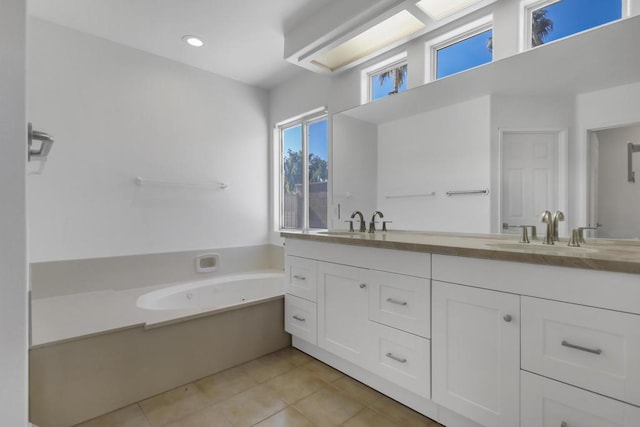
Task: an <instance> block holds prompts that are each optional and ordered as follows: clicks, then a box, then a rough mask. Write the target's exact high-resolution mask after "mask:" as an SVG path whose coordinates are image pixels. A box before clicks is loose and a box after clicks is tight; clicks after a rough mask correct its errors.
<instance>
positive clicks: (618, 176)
mask: <svg viewBox="0 0 640 427" xmlns="http://www.w3.org/2000/svg"><path fill="white" fill-rule="evenodd" d="M588 140H589V154H590V155H589V168H588V170H589V171H590V174H589V176H590V182H589V184H590V188H589V210H590V212H589V223H590V224H591V225H594V226H596V228H597V231H596V232H595V235H596V236H597V237H601V238H608V239H640V179H635V180H634V179H633V178H631V179H630V177H629V168H628V166H629V164H628V163H629V159H631V161H632V162H631V167H632V169H631V170H632V171H634V170H635V172H638V171H640V153H638V152H637V151H635V150H629V148H628V147H629V144H633V145H636V144H640V123H635V124H630V125H626V126H619V127H612V128H606V129H600V130H591V131H589V137H588ZM639 177H640V175H639Z"/></svg>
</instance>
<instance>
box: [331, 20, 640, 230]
mask: <svg viewBox="0 0 640 427" xmlns="http://www.w3.org/2000/svg"><path fill="white" fill-rule="evenodd" d="M638 19H639V18H636V17H634V18H629V19H627V20H623V21H620V22H616V23H614V24H611V25H608V26H604V27H601V28H598V29H595V30H593V31H590V32H586V33H583V34H581V35H580V36H575V37H570V38H567V39H564V40H562V41H559V42H556V43H554V44H550V45H548V46H545V47H543V48H540V49H535V50H532V51H527V52H524V53H520V54H516V55H513V56H511V57H508V58H504V59H502V60H501V61H496V62H492V63H490V64H486V65H484V66H481V67H477V68H475V69H472V70H468V71H465V72H462V73H459V74H457V75H453V76H450V77H447V78H445V79H442V80H438V81H436V82H432V83H428V84H425V85H421V86H417V87H415V88H412V89H410V90H407V91H406V92H403V93H400V94H396V95H392V96H390V97H387V98H385V99H382V100H379V101H375V102H372V103H369V104H364V105H361V106H359V107H356V108H354V109H351V110H347V111H344V112H341V113H337V114H334V116H333V134H332V135H333V140H332V144H333V145H332V146H333V174H332V178H331V179H332V180H333V182H332V186H333V198H332V202H333V204H332V205H333V213H332V215H331V217H332V222H331V223H330V224H331V225H330V228H335V229H345V228H346V227H347V225H346V224H345V223H344V222H343V221H344V220H345V219H348V215H349V214H350V212H351V211H352V210H355V209H358V210H361V211H362V212H363V213H365V214H367V218H366V219H367V221H368V220H369V218H370V213H371V212H373V211H374V210H376V209H379V210H381V211H383V212H384V214H385V220H386V219H388V220H391V221H393V223H392V224H390V228H391V229H393V230H424V231H442V232H458V233H500V232H503V230H502V229H501V222H500V217H501V213H500V212H501V209H502V207H503V204H504V203H506V201H505V198H504V197H502V196H501V194H500V189H501V172H500V165H501V160H502V155H503V153H502V152H501V147H500V142H501V135H502V134H503V133H504V132H515V133H517V132H520V131H529V132H539V131H542V132H555V133H557V134H558V135H559V137H558V138H557V140H559V141H562V140H565V141H566V142H565V147H564V148H562V149H560V150H559V151H558V156H557V162H558V165H559V166H558V171H559V174H560V175H562V174H564V176H565V178H564V179H559V180H558V183H559V184H558V186H559V190H558V192H557V193H558V196H557V197H556V200H557V202H550V201H549V200H546V201H545V200H543V201H542V202H539V203H538V202H536V203H533V205H534V206H535V209H534V211H535V212H541V210H540V206H545V207H544V208H543V209H548V210H550V211H551V212H554V211H555V210H562V211H563V212H565V215H566V218H567V219H566V221H564V222H562V223H561V224H560V227H559V228H560V235H561V236H564V237H566V236H568V234H569V232H570V230H571V229H572V228H576V227H584V226H588V225H589V224H598V223H600V224H602V226H601V227H599V230H598V231H597V233H595V232H587V233H585V236H587V237H601V238H614V239H638V238H640V220H637V221H635V223H633V222H634V220H635V219H640V206H639V205H637V204H636V203H635V201H636V200H637V201H638V204H640V194H638V192H640V175H638V184H633V183H630V182H628V181H627V151H626V150H627V143H628V142H633V143H635V144H640V128H639V127H640V125H638V124H636V125H628V124H633V123H640V76H639V75H638V74H637V71H636V70H637V69H638V68H640V50H638V49H637V48H636V47H635V46H633V40H637V36H638V34H637V33H636V32H638V31H639V30H638V28H639V27H638V26H637V23H636V21H637V20H638ZM634 24H635V25H634ZM626 31H629V33H626ZM623 33H624V34H623ZM613 45H615V46H618V47H619V49H607V48H606V46H613ZM596 46H598V47H596ZM599 47H602V49H600V48H599ZM593 49H597V50H598V52H601V54H599V55H600V56H599V57H598V60H597V61H588V62H585V61H587V60H588V58H589V55H582V56H581V55H576V52H587V51H591V50H593ZM560 58H565V59H566V61H560ZM550 69H551V70H553V72H550V71H549V70H550ZM522 76H535V77H531V78H527V79H523V78H522ZM622 125H624V127H622V128H620V126H622ZM613 128H619V129H613ZM624 132H631V133H632V134H633V135H639V136H633V135H627V134H625V135H618V136H617V137H616V138H617V139H620V140H621V141H622V142H620V144H622V145H621V146H620V147H618V145H617V143H612V142H608V141H609V136H610V135H609V134H615V133H619V134H620V133H624ZM593 141H597V144H595V143H594V142H593ZM605 141H607V142H605ZM594 144H595V145H594ZM605 146H606V147H605ZM614 147H615V150H622V152H621V153H618V154H611V155H612V156H614V157H615V158H616V160H615V161H612V165H611V166H609V165H605V164H604V163H603V162H604V161H605V159H606V158H607V156H609V153H608V150H609V149H611V150H613V149H614ZM374 153H375V154H374ZM632 156H634V157H633V165H634V167H635V168H636V169H637V171H636V172H640V152H637V153H635V154H632ZM598 161H599V162H600V163H602V164H599V163H598ZM609 171H611V172H612V173H616V174H618V175H620V176H621V177H620V178H616V180H618V181H620V182H619V184H618V185H610V184H607V183H606V182H603V183H599V182H598V179H601V178H602V179H604V176H605V175H606V174H607V173H609ZM561 178H562V177H561ZM607 185H609V186H608V187H607ZM485 189H490V190H491V193H490V194H489V195H486V194H483V193H472V194H467V195H460V196H448V195H447V193H449V192H451V191H460V190H462V191H467V190H468V191H478V190H485ZM623 190H624V191H623ZM526 197H530V198H533V199H536V197H537V196H536V194H526ZM553 205H555V206H553ZM536 209H537V210H536ZM535 216H536V217H537V218H539V217H538V216H537V215H535ZM520 225H523V224H520ZM534 225H537V226H538V231H539V233H538V234H539V235H540V234H541V233H543V232H544V226H543V225H542V224H541V223H540V222H539V221H538V222H537V223H536V224H534ZM513 232H517V231H515V230H514V231H513Z"/></svg>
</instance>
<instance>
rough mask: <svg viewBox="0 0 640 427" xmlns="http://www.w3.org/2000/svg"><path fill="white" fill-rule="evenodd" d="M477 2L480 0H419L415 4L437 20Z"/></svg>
mask: <svg viewBox="0 0 640 427" xmlns="http://www.w3.org/2000/svg"><path fill="white" fill-rule="evenodd" d="M479 2H480V0H420V1H419V2H418V3H416V6H418V7H419V8H420V9H422V11H423V12H424V13H426V14H427V15H429V16H430V17H431V18H433V19H435V20H436V21H439V20H441V19H443V18H446V17H447V16H451V15H453V14H454V13H456V12H459V11H461V10H462V9H465V8H467V7H469V6H471V5H473V4H474V3H479Z"/></svg>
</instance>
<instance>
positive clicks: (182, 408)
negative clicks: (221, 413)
mask: <svg viewBox="0 0 640 427" xmlns="http://www.w3.org/2000/svg"><path fill="white" fill-rule="evenodd" d="M209 404H210V401H209V399H208V398H207V396H206V395H205V394H204V393H203V392H202V391H200V389H198V387H196V386H195V385H193V384H187V385H185V386H182V387H178V388H176V389H173V390H170V391H168V392H166V393H162V394H159V395H157V396H154V397H152V398H150V399H147V400H143V401H142V402H140V406H141V407H142V410H143V411H144V414H145V416H146V417H147V419H148V420H149V422H150V423H151V425H152V426H154V427H155V426H162V425H164V424H168V423H170V422H172V421H176V420H179V419H181V418H184V417H185V416H187V415H190V414H192V413H195V412H197V411H198V410H200V409H203V408H204V407H206V406H208V405H209Z"/></svg>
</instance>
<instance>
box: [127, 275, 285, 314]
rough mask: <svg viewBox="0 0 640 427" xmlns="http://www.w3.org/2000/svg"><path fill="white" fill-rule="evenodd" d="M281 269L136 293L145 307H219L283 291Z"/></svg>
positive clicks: (138, 303)
mask: <svg viewBox="0 0 640 427" xmlns="http://www.w3.org/2000/svg"><path fill="white" fill-rule="evenodd" d="M283 281H284V274H283V273H253V274H239V275H232V276H225V277H220V278H216V279H210V280H203V281H199V282H191V283H182V284H179V285H173V286H169V287H166V288H162V289H158V290H155V291H151V292H149V293H146V294H144V295H140V296H139V297H138V299H137V300H136V306H138V307H140V308H144V309H147V310H185V309H199V310H204V309H210V310H215V309H223V308H229V307H234V306H240V305H246V304H251V303H254V302H258V301H263V300H266V299H269V298H273V297H276V296H281V295H283V294H284V287H283Z"/></svg>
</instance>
